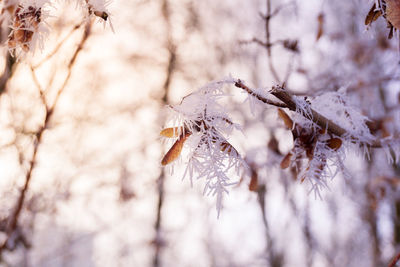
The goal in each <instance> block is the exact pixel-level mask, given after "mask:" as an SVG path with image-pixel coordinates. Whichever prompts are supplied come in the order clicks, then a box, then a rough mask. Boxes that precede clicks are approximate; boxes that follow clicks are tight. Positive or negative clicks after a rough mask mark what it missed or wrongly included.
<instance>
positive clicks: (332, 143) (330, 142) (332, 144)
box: [327, 138, 342, 151]
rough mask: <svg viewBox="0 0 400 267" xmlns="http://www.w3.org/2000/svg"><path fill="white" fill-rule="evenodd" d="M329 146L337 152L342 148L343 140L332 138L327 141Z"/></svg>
mask: <svg viewBox="0 0 400 267" xmlns="http://www.w3.org/2000/svg"><path fill="white" fill-rule="evenodd" d="M327 145H328V147H329V148H331V149H333V150H335V151H336V150H338V149H339V148H340V147H341V146H342V140H341V139H340V138H331V139H329V140H328V141H327Z"/></svg>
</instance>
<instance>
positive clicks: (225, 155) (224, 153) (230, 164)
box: [163, 79, 244, 214]
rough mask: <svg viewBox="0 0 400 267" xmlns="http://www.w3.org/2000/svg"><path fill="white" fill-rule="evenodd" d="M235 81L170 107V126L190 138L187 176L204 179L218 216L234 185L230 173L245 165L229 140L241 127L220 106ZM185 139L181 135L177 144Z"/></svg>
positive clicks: (213, 85) (210, 87)
mask: <svg viewBox="0 0 400 267" xmlns="http://www.w3.org/2000/svg"><path fill="white" fill-rule="evenodd" d="M234 82H235V80H233V79H226V80H223V81H218V82H212V83H209V84H207V85H206V86H204V87H202V88H200V89H199V90H197V91H195V92H193V93H192V94H190V95H188V96H186V97H184V98H183V100H182V102H181V103H180V104H179V105H176V106H170V109H171V110H172V111H173V113H174V116H173V117H172V119H171V123H172V124H173V125H174V126H181V127H182V128H181V129H182V133H186V135H189V137H188V139H187V140H185V147H186V150H187V151H188V153H187V154H188V159H187V161H188V163H187V166H186V170H185V173H184V177H185V176H188V177H189V179H190V181H191V182H192V181H193V177H197V179H200V178H203V179H204V180H205V187H204V194H206V195H212V196H215V197H216V199H217V203H216V208H217V211H218V214H219V212H220V210H221V208H222V198H223V195H224V193H228V190H227V187H229V186H230V185H233V184H235V182H233V181H232V179H231V178H230V177H229V173H230V172H231V170H233V171H236V173H238V172H239V169H240V167H241V166H244V162H243V160H242V158H241V157H240V155H239V153H238V151H237V150H236V149H235V148H234V147H233V146H232V145H231V144H230V143H229V142H228V140H227V139H226V138H227V137H228V136H229V135H230V134H231V132H232V130H233V129H240V127H239V126H238V125H237V124H235V123H233V122H232V120H231V119H230V117H229V116H228V114H227V111H226V109H225V108H224V107H223V106H222V105H221V104H220V103H219V100H220V98H221V97H224V96H227V94H226V93H224V91H223V87H224V85H226V84H233V83H234ZM182 138H183V136H182V134H180V136H179V137H178V138H177V141H176V142H180V140H181V139H182ZM172 149H173V147H172V148H171V150H172ZM171 150H170V151H171ZM170 151H169V152H168V153H170ZM179 152H180V151H179ZM168 153H167V154H166V156H165V157H164V159H163V164H164V165H166V164H168V163H170V160H169V159H168V158H166V157H167V156H168ZM174 159H175V158H174Z"/></svg>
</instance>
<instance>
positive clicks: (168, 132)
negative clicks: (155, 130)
mask: <svg viewBox="0 0 400 267" xmlns="http://www.w3.org/2000/svg"><path fill="white" fill-rule="evenodd" d="M182 132H183V127H171V128H165V129H163V130H162V131H161V132H160V135H161V136H164V137H168V138H176V137H178V136H179V135H180V134H181V133H182Z"/></svg>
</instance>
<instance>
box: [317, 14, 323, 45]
mask: <svg viewBox="0 0 400 267" xmlns="http://www.w3.org/2000/svg"><path fill="white" fill-rule="evenodd" d="M324 21H325V16H324V14H323V13H320V14H319V15H318V31H317V38H316V41H318V40H319V38H321V36H322V35H323V34H324Z"/></svg>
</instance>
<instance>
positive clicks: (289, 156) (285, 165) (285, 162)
mask: <svg viewBox="0 0 400 267" xmlns="http://www.w3.org/2000/svg"><path fill="white" fill-rule="evenodd" d="M291 159H292V153H290V152H289V153H287V155H286V156H285V157H284V158H283V159H282V161H281V169H286V168H288V167H289V166H290V161H291Z"/></svg>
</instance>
